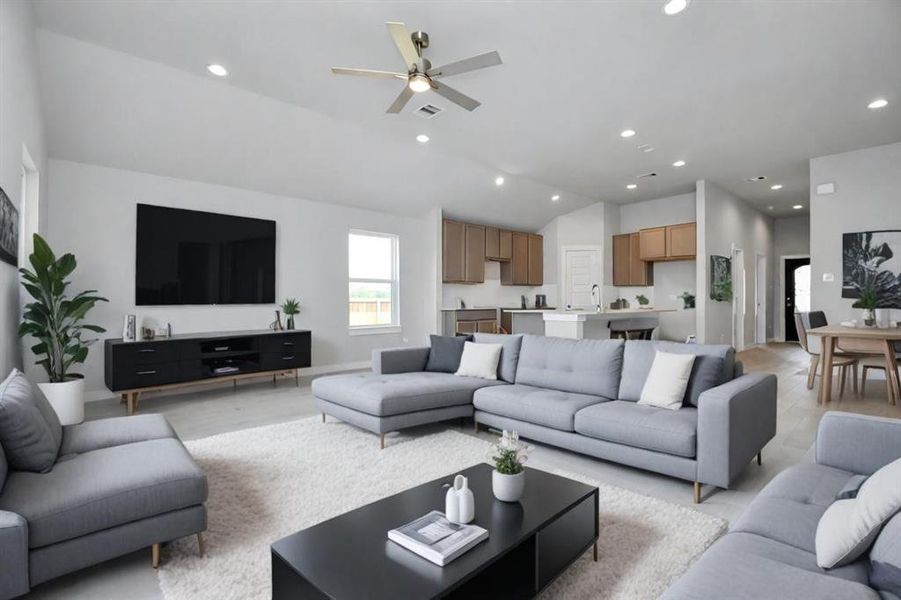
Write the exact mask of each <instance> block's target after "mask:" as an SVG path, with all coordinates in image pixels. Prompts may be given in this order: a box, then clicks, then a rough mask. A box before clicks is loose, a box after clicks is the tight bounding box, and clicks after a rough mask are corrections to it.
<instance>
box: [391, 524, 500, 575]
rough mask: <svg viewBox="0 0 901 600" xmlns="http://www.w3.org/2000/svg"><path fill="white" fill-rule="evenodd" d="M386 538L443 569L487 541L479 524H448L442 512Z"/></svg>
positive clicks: (485, 530) (400, 529)
mask: <svg viewBox="0 0 901 600" xmlns="http://www.w3.org/2000/svg"><path fill="white" fill-rule="evenodd" d="M388 539H389V540H391V541H392V542H395V543H397V544H400V545H401V546H403V547H404V548H406V549H407V550H410V551H411V552H415V553H416V554H418V555H419V556H421V557H423V558H425V559H428V560H430V561H432V562H433V563H435V564H436V565H440V566H444V565H446V564H448V563H449V562H451V561H452V560H454V559H455V558H457V557H458V556H460V555H461V554H463V553H464V552H466V551H467V550H469V549H470V548H472V547H473V546H475V545H476V544H478V543H479V542H481V541H482V540H486V539H488V530H487V529H483V528H482V527H479V526H478V525H457V524H456V523H451V522H450V521H448V520H447V518H446V517H445V516H444V513H441V512H438V511H437V510H433V511H432V512H430V513H428V514H427V515H425V516H423V517H419V518H418V519H416V520H415V521H412V522H410V523H407V524H406V525H403V526H401V527H398V528H397V529H392V530H391V531H389V532H388Z"/></svg>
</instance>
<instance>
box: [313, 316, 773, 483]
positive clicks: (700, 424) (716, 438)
mask: <svg viewBox="0 0 901 600" xmlns="http://www.w3.org/2000/svg"><path fill="white" fill-rule="evenodd" d="M475 341H476V342H493V343H502V344H503V351H502V354H501V359H500V365H499V368H498V380H497V381H492V380H484V379H473V378H468V377H457V376H455V375H453V374H452V373H436V372H428V371H424V369H425V366H426V364H427V361H428V356H429V348H401V349H390V350H380V351H375V352H374V353H373V372H372V373H360V374H349V375H336V376H331V377H322V378H319V379H316V380H314V381H313V395H314V397H315V402H316V405H317V406H318V408H319V410H320V411H322V413H323V419H324V418H325V415H326V414H329V415H332V416H334V417H337V418H338V419H341V420H343V421H346V422H348V423H351V424H354V425H357V426H359V427H362V428H365V429H368V430H370V431H373V432H375V433H378V434H380V435H381V437H382V445H383V446H384V434H385V433H386V432H390V431H396V430H399V429H403V428H406V427H412V426H415V425H421V424H423V423H430V422H437V421H442V420H445V419H451V418H456V417H469V416H472V417H474V419H475V423H476V427H477V428H478V426H479V424H483V425H487V426H489V427H495V428H498V429H515V430H517V431H518V432H519V433H520V435H521V436H522V437H524V438H529V439H532V440H536V441H540V442H544V443H547V444H552V445H555V446H559V447H562V448H567V449H570V450H574V451H576V452H580V453H583V454H588V455H591V456H595V457H598V458H602V459H605V460H610V461H614V462H619V463H622V464H626V465H630V466H634V467H638V468H642V469H647V470H650V471H656V472H658V473H663V474H666V475H670V476H674V477H678V478H681V479H685V480H688V481H692V482H695V501H700V489H701V488H700V486H701V484H709V485H714V486H718V487H723V488H727V487H729V485H730V483H731V482H732V480H733V479H734V478H735V476H736V475H737V474H738V473H739V472H740V471H741V470H742V469H743V468H744V467H745V466H746V465H747V464H748V462H749V461H750V460H752V459H753V458H754V456H755V455H756V456H757V457H758V460H759V457H760V454H759V453H760V451H761V449H762V448H763V447H764V445H766V443H767V442H768V441H769V440H770V439H772V437H773V436H774V435H775V433H776V378H775V376H774V375H766V374H748V375H744V374H742V369H741V364H740V363H737V362H736V361H735V354H734V351H733V349H732V348H731V347H729V346H713V345H696V344H679V343H675V342H654V341H639V340H635V341H627V342H624V341H623V340H569V339H562V338H551V337H544V336H535V335H524V336H519V335H515V336H496V335H489V334H476V338H475ZM657 349H660V350H663V351H666V352H683V353H684V352H688V353H692V354H695V355H697V358H696V360H695V365H694V368H693V370H692V375H691V379H690V382H689V387H688V390H687V392H686V395H685V406H684V407H683V408H681V409H679V410H677V411H671V410H666V409H662V408H655V407H650V406H646V405H641V404H638V403H637V400H638V398H639V396H640V394H641V389H642V386H643V385H644V381H645V379H646V378H647V375H648V372H649V371H650V368H651V364H652V362H653V359H654V354H655V350H657Z"/></svg>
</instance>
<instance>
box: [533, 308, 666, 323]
mask: <svg viewBox="0 0 901 600" xmlns="http://www.w3.org/2000/svg"><path fill="white" fill-rule="evenodd" d="M676 310H677V309H675V308H624V309H619V310H614V309H609V308H607V309H604V310H602V311H600V312H598V311H596V310H551V311H545V312H544V320H545V321H592V320H597V319H606V320H610V319H630V318H633V317H654V316H657V315H659V314H660V313H667V312H676Z"/></svg>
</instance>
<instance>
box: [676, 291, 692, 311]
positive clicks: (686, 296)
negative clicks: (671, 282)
mask: <svg viewBox="0 0 901 600" xmlns="http://www.w3.org/2000/svg"><path fill="white" fill-rule="evenodd" d="M677 298H681V299H682V308H685V309H689V308H694V307H695V295H694V294H691V293H689V292H682V293H681V294H680V295H679V296H677Z"/></svg>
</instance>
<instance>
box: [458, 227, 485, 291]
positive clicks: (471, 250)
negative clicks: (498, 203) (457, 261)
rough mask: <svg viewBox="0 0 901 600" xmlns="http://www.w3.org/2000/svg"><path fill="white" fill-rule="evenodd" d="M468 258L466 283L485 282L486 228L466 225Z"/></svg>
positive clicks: (466, 260)
mask: <svg viewBox="0 0 901 600" xmlns="http://www.w3.org/2000/svg"><path fill="white" fill-rule="evenodd" d="M465 238H466V252H465V254H466V257H465V266H464V277H463V279H464V281H465V282H466V283H484V282H485V228H484V227H483V226H481V225H470V224H469V223H466V225H465Z"/></svg>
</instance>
